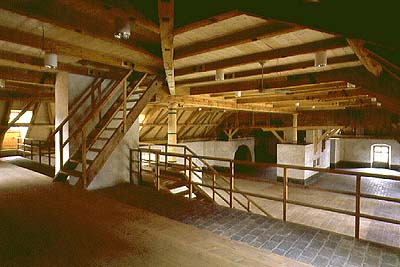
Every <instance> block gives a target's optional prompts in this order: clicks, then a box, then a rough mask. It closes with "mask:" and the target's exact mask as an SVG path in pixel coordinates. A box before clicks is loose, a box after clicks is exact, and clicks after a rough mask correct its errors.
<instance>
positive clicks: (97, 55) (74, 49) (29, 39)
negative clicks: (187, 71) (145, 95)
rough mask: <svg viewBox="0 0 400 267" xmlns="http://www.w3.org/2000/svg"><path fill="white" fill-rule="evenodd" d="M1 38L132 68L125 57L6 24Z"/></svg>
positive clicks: (109, 64) (1, 30)
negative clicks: (17, 28) (126, 64)
mask: <svg viewBox="0 0 400 267" xmlns="http://www.w3.org/2000/svg"><path fill="white" fill-rule="evenodd" d="M0 40H3V41H7V42H11V43H15V44H19V45H23V46H28V47H33V48H37V49H42V50H46V51H53V52H55V53H57V54H59V55H68V56H73V57H77V58H81V59H84V60H89V61H93V62H98V63H101V64H104V65H107V66H114V67H118V68H125V69H130V68H131V67H130V66H125V64H123V62H124V61H125V60H124V59H123V58H118V57H115V56H112V55H109V54H107V53H106V52H105V51H103V52H99V51H95V50H92V49H87V48H83V47H79V46H75V45H71V44H69V43H66V42H62V41H56V40H52V39H49V38H42V37H41V36H38V35H34V34H31V33H27V32H22V31H18V30H16V29H10V28H7V27H4V26H0ZM135 68H136V69H138V70H142V71H146V72H150V73H156V69H153V68H149V67H146V66H139V65H138V64H136V65H135Z"/></svg>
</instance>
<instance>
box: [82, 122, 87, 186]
mask: <svg viewBox="0 0 400 267" xmlns="http://www.w3.org/2000/svg"><path fill="white" fill-rule="evenodd" d="M81 157H82V179H83V188H86V187H87V177H86V176H87V175H86V169H87V166H86V126H83V127H82V156H81Z"/></svg>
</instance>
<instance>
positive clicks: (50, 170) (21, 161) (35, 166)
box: [0, 156, 54, 177]
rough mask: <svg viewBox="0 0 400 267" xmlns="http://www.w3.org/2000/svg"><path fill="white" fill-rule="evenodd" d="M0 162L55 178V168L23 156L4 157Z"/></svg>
mask: <svg viewBox="0 0 400 267" xmlns="http://www.w3.org/2000/svg"><path fill="white" fill-rule="evenodd" d="M0 160H2V161H5V162H8V163H11V164H14V165H16V166H19V167H22V168H25V169H29V170H31V171H34V172H38V173H41V174H44V175H47V176H49V177H54V167H53V166H48V165H44V164H40V163H38V162H35V161H32V160H29V159H26V158H24V157H21V156H12V157H3V158H0Z"/></svg>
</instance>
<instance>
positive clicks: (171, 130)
mask: <svg viewBox="0 0 400 267" xmlns="http://www.w3.org/2000/svg"><path fill="white" fill-rule="evenodd" d="M176 108H177V103H169V105H168V145H176V144H177V141H178V139H177V128H178V127H177V125H178V124H177V117H176V116H177V109H176ZM168 152H171V153H176V147H168ZM168 161H169V162H176V157H168Z"/></svg>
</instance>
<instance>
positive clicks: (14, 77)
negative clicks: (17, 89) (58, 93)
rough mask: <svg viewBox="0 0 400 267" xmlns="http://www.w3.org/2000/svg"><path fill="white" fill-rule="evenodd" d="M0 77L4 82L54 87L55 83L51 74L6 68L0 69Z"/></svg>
mask: <svg viewBox="0 0 400 267" xmlns="http://www.w3.org/2000/svg"><path fill="white" fill-rule="evenodd" d="M0 77H1V79H3V80H6V81H11V82H22V83H24V82H25V83H32V84H37V85H43V86H46V85H50V86H54V83H55V77H54V75H53V74H47V73H46V74H45V73H43V72H38V71H32V70H21V69H15V68H8V67H0Z"/></svg>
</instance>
